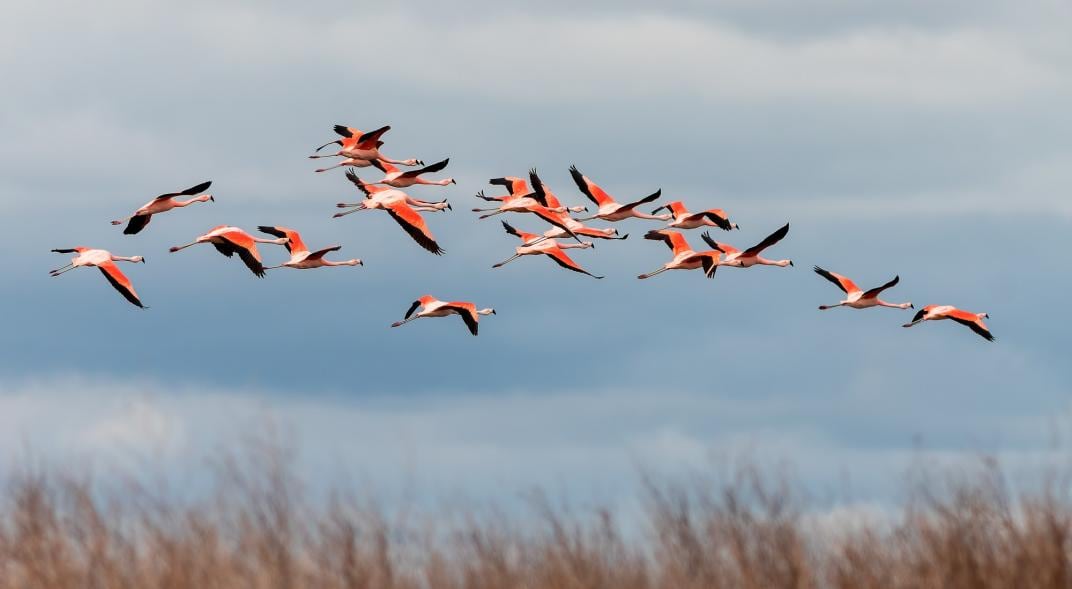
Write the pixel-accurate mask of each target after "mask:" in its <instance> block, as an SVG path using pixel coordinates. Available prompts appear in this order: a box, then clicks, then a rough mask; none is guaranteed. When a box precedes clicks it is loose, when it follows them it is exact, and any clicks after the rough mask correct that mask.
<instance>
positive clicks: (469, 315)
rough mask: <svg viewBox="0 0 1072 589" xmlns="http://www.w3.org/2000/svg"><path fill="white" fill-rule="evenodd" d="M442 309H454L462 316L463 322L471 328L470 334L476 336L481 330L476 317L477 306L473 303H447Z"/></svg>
mask: <svg viewBox="0 0 1072 589" xmlns="http://www.w3.org/2000/svg"><path fill="white" fill-rule="evenodd" d="M442 308H446V309H454V310H455V311H457V313H458V315H460V316H461V318H462V321H465V326H466V327H468V328H469V333H471V334H473V335H476V333H477V331H478V330H479V329H480V324H479V323H478V321H479V320H478V319H477V316H476V306H475V305H473V304H472V303H447V304H446V305H443V307H442Z"/></svg>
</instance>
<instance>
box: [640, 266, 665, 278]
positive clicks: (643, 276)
mask: <svg viewBox="0 0 1072 589" xmlns="http://www.w3.org/2000/svg"><path fill="white" fill-rule="evenodd" d="M667 270H669V268H667V267H666V266H663V267H662V268H659V269H658V270H656V271H654V272H649V273H647V274H641V275H640V276H637V278H639V279H641V280H644V279H645V278H651V277H652V276H655V275H656V274H662V273H663V272H666V271H667Z"/></svg>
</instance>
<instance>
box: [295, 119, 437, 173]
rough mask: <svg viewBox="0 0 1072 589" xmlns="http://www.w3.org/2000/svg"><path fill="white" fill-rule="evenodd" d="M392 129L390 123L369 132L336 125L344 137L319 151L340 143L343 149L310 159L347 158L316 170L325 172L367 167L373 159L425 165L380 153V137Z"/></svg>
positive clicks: (318, 149) (393, 162) (336, 129)
mask: <svg viewBox="0 0 1072 589" xmlns="http://www.w3.org/2000/svg"><path fill="white" fill-rule="evenodd" d="M390 129H391V126H390V125H386V126H383V127H380V128H379V129H376V130H375V131H369V132H368V133H362V132H361V131H360V130H359V129H354V128H353V127H345V126H343V125H335V132H336V133H338V134H339V135H342V137H343V139H336V140H335V141H329V142H327V143H325V144H324V145H321V146H320V147H318V148H316V151H317V152H319V151H320V150H321V149H324V148H325V147H327V146H329V145H331V144H333V143H334V144H338V145H339V146H340V147H341V149H340V150H339V151H337V152H335V153H333V154H330V155H311V156H309V159H317V158H326V157H342V158H346V160H344V161H343V162H342V163H340V164H337V165H335V166H331V167H329V168H323V169H320V170H316V171H317V172H324V171H327V170H330V169H331V168H337V167H339V166H354V167H359V168H363V167H367V166H371V165H372V161H373V160H381V161H385V162H389V163H392V164H399V165H403V166H417V165H424V162H422V161H421V160H418V159H406V160H395V159H391V158H389V157H387V156H385V155H383V154H382V153H380V149H379V148H380V147H383V141H380V137H381V136H383V134H384V133H386V132H387V131H389V130H390Z"/></svg>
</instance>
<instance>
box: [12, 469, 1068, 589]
mask: <svg viewBox="0 0 1072 589" xmlns="http://www.w3.org/2000/svg"><path fill="white" fill-rule="evenodd" d="M263 450H264V451H260V450H258V451H255V452H252V453H248V454H246V455H243V457H242V458H241V459H235V460H230V461H225V462H224V463H222V464H221V465H220V467H219V468H218V469H217V475H216V482H217V486H216V490H215V492H214V493H211V494H209V497H208V498H202V499H197V500H193V501H184V500H181V499H177V498H174V497H172V496H169V495H168V494H167V493H166V492H160V491H159V490H157V491H155V492H151V491H149V490H147V489H146V488H144V487H140V486H138V485H134V484H130V483H123V484H117V485H111V486H109V485H103V484H101V483H100V482H99V481H98V482H94V480H93V479H92V478H91V477H83V478H71V477H64V476H60V475H57V474H56V473H54V472H44V471H43V470H41V469H37V470H34V469H26V470H23V471H21V472H19V473H14V474H13V475H10V476H9V477H8V479H9V481H10V484H9V486H8V487H7V490H6V493H5V494H3V496H2V500H3V504H2V507H0V587H49V588H51V587H79V588H97V587H100V588H104V587H108V588H113V587H114V588H120V587H130V588H139V589H148V588H179V587H198V588H213V587H219V588H224V587H227V588H230V587H244V588H261V587H264V588H268V587H279V588H284V587H287V588H289V587H293V588H305V587H316V588H326V589H332V588H343V587H347V588H350V587H355V588H369V589H372V588H375V589H393V588H400V589H401V588H414V589H417V588H458V589H461V588H471V589H493V588H495V589H498V588H517V589H521V588H526V589H528V588H531V589H537V588H544V587H546V588H563V589H566V588H570V589H582V588H608V589H609V588H615V589H656V588H667V589H669V588H675V589H689V588H700V587H704V588H708V587H712V588H722V587H725V588H749V589H752V588H755V589H759V588H772V587H793V588H813V587H814V588H826V587H831V588H844V589H848V588H855V587H904V588H906V589H907V588H913V589H918V588H929V587H934V588H965V589H968V588H971V589H978V588H989V587H994V588H997V587H1009V588H1013V587H1017V588H1020V587H1039V588H1044V587H1061V588H1068V587H1072V572H1070V568H1069V566H1070V553H1069V550H1070V542H1069V535H1070V531H1072V504H1070V502H1069V495H1068V493H1067V492H1066V489H1065V487H1064V485H1062V484H1060V483H1059V482H1058V481H1056V480H1052V481H1050V482H1049V483H1048V484H1045V485H1043V487H1042V489H1041V490H1039V491H1037V492H1035V493H1025V494H1020V495H1015V496H1011V495H1010V493H1009V491H1008V490H1007V488H1006V485H1005V483H1004V480H1003V478H1002V477H1001V475H1000V472H999V469H998V468H997V467H996V466H994V465H992V464H990V465H987V466H986V467H984V468H983V469H982V470H981V473H980V474H978V475H976V476H973V477H971V478H969V479H962V480H960V481H959V482H958V481H951V480H949V479H947V478H943V479H940V478H937V477H926V478H923V479H921V481H918V482H917V484H916V485H915V486H914V488H913V490H912V492H911V498H910V499H909V500H908V501H907V502H906V505H905V506H904V507H903V508H901V509H900V510H899V512H898V514H897V515H896V516H894V517H892V518H890V519H887V520H882V521H869V522H862V523H861V522H856V523H855V524H854V525H845V526H841V527H837V528H835V529H830V528H829V526H827V527H824V526H819V525H817V524H816V523H815V520H814V518H811V517H810V516H809V514H808V512H807V511H806V510H805V505H804V502H803V501H802V499H801V497H800V496H799V495H798V494H797V493H795V492H794V486H793V485H792V484H790V482H789V481H788V480H786V479H784V478H778V477H764V476H761V475H759V474H757V473H756V472H755V471H754V470H749V469H742V470H741V471H739V472H738V473H737V474H736V476H734V477H730V480H729V481H728V482H725V483H723V484H715V483H711V482H709V481H708V482H696V481H694V482H691V483H688V484H680V483H677V484H660V483H656V482H652V481H647V482H646V483H645V485H644V488H645V491H644V500H645V505H646V514H647V521H646V524H645V526H643V527H642V529H643V530H644V531H643V532H641V533H639V534H630V535H628V537H626V535H624V534H623V532H622V528H621V526H620V524H619V522H618V521H616V519H615V516H614V514H612V513H610V512H608V511H599V510H597V511H594V512H584V513H582V514H581V515H576V514H574V513H572V512H571V511H569V510H567V509H564V508H560V507H555V506H553V505H552V504H551V503H550V502H548V501H546V500H545V499H543V498H540V497H537V498H536V499H534V500H533V501H532V507H533V511H532V514H531V515H532V516H533V517H523V518H520V519H519V518H517V517H509V516H505V515H502V514H499V513H497V512H496V511H494V510H493V509H488V510H486V511H485V512H482V513H472V512H468V513H454V514H439V515H438V516H436V517H434V518H433V517H424V518H417V517H414V516H412V515H392V516H388V515H386V512H385V510H383V509H380V508H378V507H377V506H376V505H375V504H374V503H370V502H368V501H363V500H357V499H355V498H353V497H350V496H345V495H341V494H338V495H335V496H334V497H333V498H331V499H330V500H327V501H315V502H308V501H306V500H305V499H303V494H302V489H301V485H300V482H299V481H297V480H295V478H294V477H293V476H292V474H291V471H290V470H289V469H288V468H287V460H286V459H285V457H284V456H283V455H282V454H280V453H279V452H278V451H275V450H272V449H263ZM108 488H111V490H108Z"/></svg>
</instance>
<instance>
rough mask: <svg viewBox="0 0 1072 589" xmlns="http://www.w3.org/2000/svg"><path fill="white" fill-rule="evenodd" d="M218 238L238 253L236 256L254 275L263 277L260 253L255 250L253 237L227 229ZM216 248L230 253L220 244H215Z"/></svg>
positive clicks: (234, 252) (228, 255) (233, 251)
mask: <svg viewBox="0 0 1072 589" xmlns="http://www.w3.org/2000/svg"><path fill="white" fill-rule="evenodd" d="M219 238H220V239H222V240H224V241H225V242H226V243H227V244H228V245H229V246H231V247H230V251H231V253H233V254H238V257H239V258H241V259H242V262H243V263H244V264H245V265H246V267H247V268H249V270H250V271H251V272H253V274H254V275H256V276H257V277H259V278H264V265H263V264H262V263H261V255H260V253H259V252H258V251H257V243H256V242H255V241H253V237H251V236H250V235H248V234H247V233H245V232H238V231H228V232H227V233H223V234H221V235H219ZM216 249H217V250H220V253H223V254H224V255H226V256H227V257H230V254H227V253H226V252H224V251H223V249H221V248H220V246H218V245H217V246H216Z"/></svg>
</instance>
